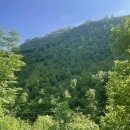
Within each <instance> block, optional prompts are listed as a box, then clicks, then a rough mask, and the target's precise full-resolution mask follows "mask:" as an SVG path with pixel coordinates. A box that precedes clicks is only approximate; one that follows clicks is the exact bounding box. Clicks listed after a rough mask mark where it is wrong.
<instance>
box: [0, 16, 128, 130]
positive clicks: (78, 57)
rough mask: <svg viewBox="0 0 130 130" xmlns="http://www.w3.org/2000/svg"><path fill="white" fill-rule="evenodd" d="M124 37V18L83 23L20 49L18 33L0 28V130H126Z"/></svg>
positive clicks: (126, 29)
mask: <svg viewBox="0 0 130 130" xmlns="http://www.w3.org/2000/svg"><path fill="white" fill-rule="evenodd" d="M129 37H130V18H129V16H127V17H126V16H125V17H111V18H107V17H106V18H104V19H102V20H98V21H87V22H86V23H84V24H83V25H80V26H77V27H73V28H67V29H62V30H59V31H56V32H53V33H50V34H48V35H46V36H44V37H42V38H34V39H31V40H27V41H26V42H25V43H23V44H22V45H20V48H18V46H16V45H15V43H17V42H18V33H16V32H15V31H12V30H11V31H7V30H3V29H1V30H0V129H1V130H82V129H84V130H99V129H101V130H112V129H113V130H129V129H130V125H129V119H130V114H129V113H130V109H129V108H130V101H129V93H130V88H129V84H130V76H129V74H130V61H129V60H130V59H129V53H130V51H129V48H130V46H129V42H130V38H129ZM111 50H112V51H113V52H114V53H115V54H113V53H112V52H111ZM22 60H23V61H24V62H23V61H22ZM20 70H21V71H20Z"/></svg>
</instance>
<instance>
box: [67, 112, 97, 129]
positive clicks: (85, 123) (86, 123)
mask: <svg viewBox="0 0 130 130" xmlns="http://www.w3.org/2000/svg"><path fill="white" fill-rule="evenodd" d="M66 130H99V126H98V125H97V124H95V123H94V122H93V121H91V120H90V119H89V118H87V117H86V116H84V115H83V114H82V113H76V114H74V116H73V118H72V122H71V123H68V125H67V126H66Z"/></svg>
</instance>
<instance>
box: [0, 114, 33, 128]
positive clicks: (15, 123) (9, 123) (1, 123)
mask: <svg viewBox="0 0 130 130" xmlns="http://www.w3.org/2000/svg"><path fill="white" fill-rule="evenodd" d="M0 130H32V129H31V126H30V125H29V124H28V123H26V122H24V121H21V120H19V119H16V118H14V117H11V116H4V117H1V118H0Z"/></svg>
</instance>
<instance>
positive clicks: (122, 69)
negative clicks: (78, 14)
mask: <svg viewBox="0 0 130 130" xmlns="http://www.w3.org/2000/svg"><path fill="white" fill-rule="evenodd" d="M112 29H113V32H112V35H113V37H114V41H115V42H114V44H113V47H114V49H115V50H116V52H118V53H119V54H120V55H123V57H124V59H127V58H128V57H129V55H128V53H127V52H128V51H129V47H130V46H129V45H130V19H126V22H125V24H124V25H123V27H120V26H117V27H115V28H112ZM117 45H119V46H117ZM126 54H127V55H126ZM106 87H107V97H108V106H107V107H106V110H107V111H108V112H106V114H105V117H102V118H101V129H102V130H104V129H105V130H112V129H114V130H129V129H130V120H129V119H130V98H129V97H130V61H129V60H123V61H120V60H116V61H115V66H114V68H113V70H112V71H110V72H109V81H108V84H107V86H106Z"/></svg>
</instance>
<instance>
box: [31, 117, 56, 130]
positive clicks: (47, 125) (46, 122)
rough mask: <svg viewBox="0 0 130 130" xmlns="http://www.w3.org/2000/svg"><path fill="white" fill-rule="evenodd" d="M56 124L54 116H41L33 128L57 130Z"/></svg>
mask: <svg viewBox="0 0 130 130" xmlns="http://www.w3.org/2000/svg"><path fill="white" fill-rule="evenodd" d="M56 126H57V124H56V122H55V121H54V120H53V119H52V117H50V116H48V115H46V116H39V117H38V119H37V120H36V122H35V123H34V125H33V130H55V129H56Z"/></svg>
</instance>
